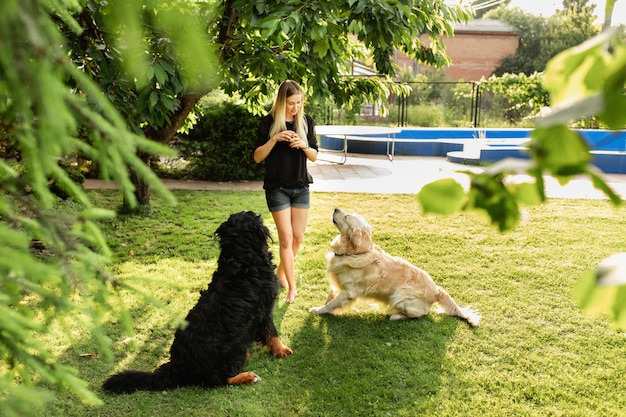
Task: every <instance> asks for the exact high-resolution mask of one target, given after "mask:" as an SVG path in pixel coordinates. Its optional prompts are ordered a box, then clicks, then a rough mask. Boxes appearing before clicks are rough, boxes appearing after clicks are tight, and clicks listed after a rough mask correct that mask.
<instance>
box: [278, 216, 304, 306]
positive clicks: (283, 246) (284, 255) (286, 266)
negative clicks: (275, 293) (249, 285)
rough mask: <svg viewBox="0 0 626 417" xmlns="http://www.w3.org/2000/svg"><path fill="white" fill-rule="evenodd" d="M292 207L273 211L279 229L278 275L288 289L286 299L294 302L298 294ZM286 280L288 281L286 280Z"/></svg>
mask: <svg viewBox="0 0 626 417" xmlns="http://www.w3.org/2000/svg"><path fill="white" fill-rule="evenodd" d="M292 210H293V209H292V208H291V207H290V208H287V209H285V210H279V211H273V212H272V217H273V218H274V223H275V224H276V229H277V231H278V244H279V255H280V264H279V265H278V271H277V275H278V277H279V280H280V281H281V285H283V287H285V284H286V288H287V290H288V292H287V296H286V297H285V301H288V302H292V301H293V300H294V299H295V298H296V295H297V294H298V293H297V291H296V279H295V272H294V252H293V245H294V235H293V228H292ZM285 281H286V282H285Z"/></svg>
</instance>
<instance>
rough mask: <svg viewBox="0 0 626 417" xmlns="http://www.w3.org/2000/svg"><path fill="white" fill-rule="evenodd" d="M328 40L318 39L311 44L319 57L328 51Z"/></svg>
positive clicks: (322, 56)
mask: <svg viewBox="0 0 626 417" xmlns="http://www.w3.org/2000/svg"><path fill="white" fill-rule="evenodd" d="M328 48H329V45H328V41H327V40H326V39H320V40H318V41H316V42H315V44H314V45H313V52H315V53H316V54H317V55H318V56H319V57H320V58H324V57H325V56H326V54H327V53H328Z"/></svg>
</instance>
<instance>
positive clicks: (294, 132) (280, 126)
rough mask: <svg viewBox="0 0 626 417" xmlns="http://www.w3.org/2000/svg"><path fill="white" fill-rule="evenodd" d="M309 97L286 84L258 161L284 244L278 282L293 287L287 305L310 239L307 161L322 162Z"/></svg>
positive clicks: (262, 129)
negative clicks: (307, 236)
mask: <svg viewBox="0 0 626 417" xmlns="http://www.w3.org/2000/svg"><path fill="white" fill-rule="evenodd" d="M303 100H304V94H303V93H302V88H301V87H300V86H299V85H298V84H297V83H296V82H295V81H291V80H287V81H285V82H283V83H282V84H281V85H280V88H279V89H278V94H277V96H276V100H275V101H274V105H273V106H272V108H271V109H270V112H269V114H267V115H266V116H264V117H263V118H262V119H261V123H260V125H259V131H258V138H257V143H256V149H255V150H254V160H255V162H257V163H260V162H261V161H265V179H264V181H263V189H264V190H265V200H266V201H267V207H268V208H269V210H270V212H271V213H272V217H273V218H274V223H275V224H276V229H277V230H278V241H279V244H280V264H279V265H278V271H277V274H278V279H279V280H280V283H281V285H282V286H283V287H284V288H287V296H286V297H285V301H287V302H292V301H293V300H294V299H295V298H296V296H297V295H298V292H297V291H296V278H295V270H294V258H295V256H296V254H297V253H298V249H299V248H300V245H301V244H302V240H303V239H304V231H305V229H306V224H307V220H308V216H309V204H310V195H309V184H310V183H311V182H313V180H312V179H311V176H310V175H309V173H308V171H307V159H308V160H310V161H312V162H315V160H316V159H317V149H318V148H317V140H316V137H315V122H314V121H313V119H312V118H311V117H310V116H308V115H306V114H304V106H303Z"/></svg>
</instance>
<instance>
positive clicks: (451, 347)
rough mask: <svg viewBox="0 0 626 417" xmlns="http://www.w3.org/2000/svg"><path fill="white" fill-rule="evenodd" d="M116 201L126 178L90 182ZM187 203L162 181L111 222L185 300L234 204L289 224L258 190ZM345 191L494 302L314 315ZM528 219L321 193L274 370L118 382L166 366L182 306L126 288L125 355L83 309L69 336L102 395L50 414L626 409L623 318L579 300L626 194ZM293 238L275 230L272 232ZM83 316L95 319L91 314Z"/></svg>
mask: <svg viewBox="0 0 626 417" xmlns="http://www.w3.org/2000/svg"><path fill="white" fill-rule="evenodd" d="M90 195H91V196H92V197H93V198H94V200H97V201H99V203H100V204H102V205H104V206H107V207H111V208H115V207H116V206H117V205H118V204H119V197H118V196H117V195H116V194H115V193H114V192H112V191H107V192H104V191H103V192H91V194H90ZM175 195H176V196H177V198H178V200H179V204H178V205H177V206H174V207H172V206H167V205H163V204H161V203H160V200H159V199H158V198H156V197H155V198H153V205H154V209H153V211H152V213H151V214H150V215H144V216H135V217H121V218H118V219H117V220H114V221H111V222H109V223H105V224H104V230H105V234H106V236H107V239H108V241H109V243H110V245H111V247H112V248H113V250H114V251H115V252H116V262H115V265H114V271H115V272H116V274H117V275H118V277H119V278H120V279H122V280H125V281H126V282H129V283H131V284H132V285H134V286H136V287H138V288H140V289H142V290H143V291H145V292H146V293H148V294H150V295H151V296H154V297H156V298H157V299H158V300H160V301H161V302H163V303H164V304H166V305H167V306H168V307H169V308H170V309H171V310H172V311H174V312H175V313H177V314H179V315H181V316H184V315H185V314H186V313H187V311H188V310H189V308H191V307H192V306H193V305H194V304H195V302H196V300H197V298H198V292H199V291H200V290H201V289H203V288H205V287H206V286H207V284H208V283H209V281H210V280H211V274H212V272H213V270H214V269H215V267H216V260H217V255H218V247H217V244H216V242H214V241H213V239H212V234H213V232H214V231H215V229H216V228H217V226H218V225H219V224H220V223H221V222H222V221H224V220H226V218H227V217H228V216H229V214H230V213H233V212H237V211H240V210H243V209H249V210H254V211H256V212H258V213H259V214H261V215H262V216H263V217H264V219H265V222H266V224H267V225H268V227H269V228H270V230H271V231H272V233H273V235H274V236H276V230H275V227H274V224H273V222H272V220H271V216H270V215H269V213H268V211H267V209H266V206H265V201H264V196H263V194H262V193H260V192H253V191H250V192H248V191H245V192H243V191H242V192H198V191H181V192H175ZM335 207H340V208H342V209H344V210H346V211H356V212H358V213H360V214H362V215H363V216H364V217H365V218H366V219H368V221H369V222H370V223H371V225H372V226H373V230H374V231H373V238H374V241H375V242H376V243H377V244H378V245H379V246H381V247H382V249H384V250H385V251H387V252H389V253H391V254H393V255H398V256H402V257H404V258H406V259H408V260H409V261H411V262H413V263H415V264H416V265H418V266H420V267H422V268H424V269H426V270H427V271H428V272H429V273H430V274H431V275H432V277H433V278H434V280H435V281H436V282H437V283H438V284H439V285H441V286H442V287H443V288H445V289H446V290H447V291H448V292H449V293H450V295H452V297H453V298H454V299H455V300H456V301H457V303H458V304H460V305H467V304H471V305H472V307H474V308H476V309H477V310H479V311H480V313H481V314H482V315H483V319H482V322H481V326H480V327H478V328H470V327H469V326H468V325H467V323H465V322H463V321H461V320H459V319H457V318H453V317H447V316H441V315H437V314H434V313H433V314H431V315H429V316H428V317H424V318H421V319H417V320H412V321H400V322H390V321H389V320H387V318H386V317H385V315H384V310H382V309H380V308H379V309H376V308H375V307H376V306H370V305H368V304H366V303H360V304H359V305H357V306H355V308H354V309H351V310H348V311H345V312H343V313H342V314H340V315H337V316H322V317H319V316H317V315H313V314H310V313H309V312H308V310H309V308H311V307H313V306H317V305H321V304H322V303H323V302H324V300H325V298H326V293H327V290H328V284H327V281H326V277H325V259H324V256H325V254H326V251H327V250H328V246H329V243H330V241H331V239H332V238H333V237H334V236H335V235H336V233H337V231H336V229H335V228H334V226H333V225H332V221H331V215H332V211H333V209H334V208H335ZM526 217H527V220H526V221H525V222H524V223H523V224H522V225H520V226H519V227H518V228H517V229H516V230H514V231H513V232H510V233H507V234H501V233H499V232H498V231H497V230H496V229H495V228H494V227H492V226H490V225H489V224H488V223H487V220H486V219H485V218H483V217H479V216H477V215H475V214H461V215H454V216H451V217H436V216H424V215H423V214H422V213H421V211H420V208H419V205H418V203H417V200H416V197H415V196H410V195H367V194H345V193H313V194H312V208H311V211H310V218H309V225H308V229H307V233H306V238H305V243H304V245H303V247H302V249H301V251H300V253H299V254H298V257H297V259H296V269H297V275H298V291H299V294H300V295H299V297H298V298H297V299H296V301H295V302H294V303H293V304H286V303H284V302H283V301H282V299H283V296H284V294H285V293H284V292H283V293H281V295H280V297H279V301H278V303H277V305H276V310H275V321H276V326H277V327H278V329H279V333H280V335H281V339H282V340H283V342H284V343H285V344H287V345H288V346H290V347H291V348H292V349H293V350H294V355H293V356H292V357H289V358H286V359H282V360H276V359H272V358H270V357H269V356H268V355H267V353H266V351H265V350H264V349H261V348H257V349H255V351H254V352H253V354H252V356H251V358H250V362H249V363H248V365H247V366H246V368H245V370H251V371H254V372H256V373H257V374H259V375H260V376H261V377H262V381H260V382H259V383H257V384H256V385H253V386H237V387H224V388H218V389H213V390H206V389H199V388H183V389H178V390H174V391H170V392H138V393H135V394H132V395H121V396H119V395H109V394H105V393H103V392H101V391H100V388H99V387H100V384H101V383H102V381H103V380H104V379H105V378H106V377H107V376H108V375H109V374H110V373H112V372H116V371H119V370H122V369H127V368H135V369H141V370H152V369H154V368H155V367H156V366H157V365H159V364H160V363H162V362H163V361H165V360H166V358H167V356H168V349H169V346H170V343H171V341H172V339H173V334H174V330H175V327H176V322H175V321H174V320H173V319H172V317H171V316H170V315H168V313H166V312H164V311H163V310H158V309H156V308H154V307H152V306H150V305H146V304H145V302H143V301H142V299H141V298H139V297H137V296H135V295H133V294H127V293H124V294H122V298H123V299H124V300H125V302H126V303H127V305H128V306H129V307H130V309H131V312H132V315H133V320H134V322H135V333H134V334H128V333H127V332H125V331H124V329H123V328H122V326H121V325H120V324H119V323H118V321H117V320H116V312H115V311H112V312H108V313H104V314H103V317H102V319H103V322H104V323H105V327H106V329H107V331H108V334H109V336H110V337H111V340H112V344H113V349H114V354H115V361H114V362H110V361H107V360H105V359H104V358H103V357H102V355H99V356H97V357H95V358H94V357H89V356H84V354H89V353H98V352H97V345H96V344H95V343H94V342H93V341H92V340H91V339H90V338H89V336H88V335H87V334H86V333H85V332H84V331H83V330H81V329H80V327H78V326H76V327H75V328H72V329H71V330H72V331H73V335H72V336H73V337H72V338H71V340H70V339H69V338H67V337H61V336H57V337H55V339H51V340H50V341H49V342H50V343H53V344H54V346H55V347H56V349H57V353H58V354H59V356H60V360H61V361H62V362H63V363H65V364H69V365H71V366H73V367H75V368H77V369H78V371H79V375H80V376H81V377H82V378H84V379H86V380H87V381H89V382H90V384H91V387H92V389H93V390H95V391H96V392H97V393H98V394H99V395H101V398H102V399H103V400H104V402H105V405H104V406H102V407H97V408H90V407H87V406H84V405H82V404H81V403H80V402H79V401H78V400H76V399H74V398H73V397H65V396H62V395H59V396H58V397H57V399H56V400H55V401H54V402H53V403H52V404H50V406H49V407H48V408H47V409H46V411H45V412H44V413H43V414H42V415H46V416H80V417H90V416H116V417H117V416H142V417H144V416H151V417H158V416H167V417H174V416H417V415H426V416H507V417H509V416H581V417H582V416H585V417H588V416H603V417H604V416H622V415H625V413H626V395H624V392H626V378H625V373H624V372H625V370H626V340H625V334H624V333H623V332H619V331H616V330H615V329H613V328H612V327H611V323H610V320H609V319H608V318H607V317H592V316H587V315H584V314H583V313H581V312H580V310H579V308H578V306H577V304H576V301H575V299H574V297H573V295H572V290H573V287H574V285H575V283H576V280H577V278H578V277H579V276H580V275H581V274H582V273H583V272H584V271H586V270H588V269H590V268H593V267H594V266H595V264H596V263H597V262H598V261H599V260H601V259H602V258H604V257H606V256H608V255H611V254H613V253H615V252H622V251H624V250H626V248H625V245H624V236H626V208H624V207H621V208H615V207H613V206H612V205H611V204H610V203H609V202H607V201H595V200H551V201H550V202H548V203H547V204H544V205H542V206H537V207H531V208H528V209H527V216H526ZM273 248H274V251H275V253H277V241H276V242H274V243H273ZM77 319H80V318H77Z"/></svg>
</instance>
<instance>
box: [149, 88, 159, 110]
mask: <svg viewBox="0 0 626 417" xmlns="http://www.w3.org/2000/svg"><path fill="white" fill-rule="evenodd" d="M149 103H150V107H151V108H155V107H156V106H157V104H158V103H159V92H158V91H156V90H154V91H152V92H151V93H150V98H149Z"/></svg>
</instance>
